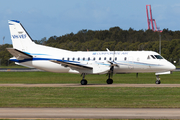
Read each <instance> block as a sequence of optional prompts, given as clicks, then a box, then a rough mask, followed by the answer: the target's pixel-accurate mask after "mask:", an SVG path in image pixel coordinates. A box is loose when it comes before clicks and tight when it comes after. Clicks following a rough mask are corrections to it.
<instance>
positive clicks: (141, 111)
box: [0, 108, 180, 119]
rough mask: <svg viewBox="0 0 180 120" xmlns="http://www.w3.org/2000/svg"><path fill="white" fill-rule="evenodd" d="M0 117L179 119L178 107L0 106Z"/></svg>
mask: <svg viewBox="0 0 180 120" xmlns="http://www.w3.org/2000/svg"><path fill="white" fill-rule="evenodd" d="M0 118H104V119H105V118H120V119H132V118H133V119H180V109H156V108H155V109H153V108H150V109H148V108H0Z"/></svg>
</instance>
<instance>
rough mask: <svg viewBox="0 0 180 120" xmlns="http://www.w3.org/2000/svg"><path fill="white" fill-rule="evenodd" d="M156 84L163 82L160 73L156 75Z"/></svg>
mask: <svg viewBox="0 0 180 120" xmlns="http://www.w3.org/2000/svg"><path fill="white" fill-rule="evenodd" d="M155 83H156V84H161V81H160V78H159V75H156V82H155Z"/></svg>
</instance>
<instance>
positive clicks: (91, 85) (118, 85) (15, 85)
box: [0, 84, 180, 87]
mask: <svg viewBox="0 0 180 120" xmlns="http://www.w3.org/2000/svg"><path fill="white" fill-rule="evenodd" d="M0 87H180V84H159V85H157V84H88V85H80V84H0Z"/></svg>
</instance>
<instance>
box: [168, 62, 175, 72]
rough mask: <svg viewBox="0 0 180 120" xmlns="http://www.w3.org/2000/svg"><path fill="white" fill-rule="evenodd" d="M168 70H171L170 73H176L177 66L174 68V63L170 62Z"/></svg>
mask: <svg viewBox="0 0 180 120" xmlns="http://www.w3.org/2000/svg"><path fill="white" fill-rule="evenodd" d="M168 69H169V70H170V71H174V70H175V69H176V66H174V65H173V64H172V63H170V62H169V64H168Z"/></svg>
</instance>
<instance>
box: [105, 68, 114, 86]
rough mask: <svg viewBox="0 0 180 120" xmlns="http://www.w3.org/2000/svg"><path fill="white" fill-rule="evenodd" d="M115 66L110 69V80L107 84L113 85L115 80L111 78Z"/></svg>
mask: <svg viewBox="0 0 180 120" xmlns="http://www.w3.org/2000/svg"><path fill="white" fill-rule="evenodd" d="M113 70H114V66H112V67H111V68H110V71H109V72H108V79H107V80H106V83H107V84H112V83H113V79H111V76H112V75H113Z"/></svg>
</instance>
